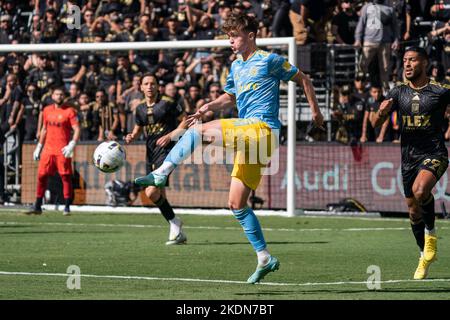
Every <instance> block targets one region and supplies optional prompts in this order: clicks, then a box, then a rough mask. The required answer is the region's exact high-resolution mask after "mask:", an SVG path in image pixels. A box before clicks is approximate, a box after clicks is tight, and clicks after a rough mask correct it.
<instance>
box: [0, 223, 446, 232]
mask: <svg viewBox="0 0 450 320" xmlns="http://www.w3.org/2000/svg"><path fill="white" fill-rule="evenodd" d="M1 225H23V226H28V225H47V226H75V227H76V226H80V227H106V228H114V227H119V228H167V226H166V225H152V224H113V223H110V224H108V223H72V222H18V221H0V226H1ZM183 228H185V229H203V230H239V231H241V230H242V228H239V227H214V226H183ZM437 229H438V230H441V229H443V230H448V229H450V227H438V228H437ZM263 230H264V231H276V232H279V231H281V232H311V231H335V232H337V231H346V232H358V231H403V230H411V228H408V227H398V228H346V229H333V228H310V229H290V228H263Z"/></svg>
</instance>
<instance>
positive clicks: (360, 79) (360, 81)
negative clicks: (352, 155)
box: [350, 72, 375, 142]
mask: <svg viewBox="0 0 450 320" xmlns="http://www.w3.org/2000/svg"><path fill="white" fill-rule="evenodd" d="M368 99H369V92H368V88H367V80H366V76H365V74H364V72H358V73H357V74H356V75H355V80H354V81H353V92H352V93H351V96H350V100H359V101H361V102H362V103H363V105H364V118H363V120H362V129H361V130H362V132H361V139H360V142H367V141H374V140H375V139H374V131H373V127H372V124H371V123H370V121H369V113H370V112H369V110H368V107H367V102H368Z"/></svg>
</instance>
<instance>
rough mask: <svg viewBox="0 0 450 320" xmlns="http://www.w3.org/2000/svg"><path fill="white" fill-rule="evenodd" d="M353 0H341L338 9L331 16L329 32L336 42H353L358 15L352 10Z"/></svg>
mask: <svg viewBox="0 0 450 320" xmlns="http://www.w3.org/2000/svg"><path fill="white" fill-rule="evenodd" d="M353 2H354V1H353V0H341V1H340V9H341V10H340V11H339V13H338V14H337V15H335V16H334V17H333V20H332V29H331V32H332V33H333V36H334V37H335V41H336V43H339V44H353V43H355V30H356V25H357V24H358V19H359V18H358V15H357V14H356V12H355V11H354V10H353Z"/></svg>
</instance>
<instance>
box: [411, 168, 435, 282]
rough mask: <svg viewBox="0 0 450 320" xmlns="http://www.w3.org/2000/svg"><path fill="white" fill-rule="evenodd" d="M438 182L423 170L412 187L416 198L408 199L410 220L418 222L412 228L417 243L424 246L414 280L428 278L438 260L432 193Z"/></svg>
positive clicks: (430, 173)
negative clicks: (431, 268) (431, 266)
mask: <svg viewBox="0 0 450 320" xmlns="http://www.w3.org/2000/svg"><path fill="white" fill-rule="evenodd" d="M436 182H437V179H436V177H435V176H434V175H433V173H432V172H430V171H428V170H421V171H420V172H419V174H418V175H417V177H416V179H415V181H414V184H413V187H412V191H413V194H414V198H409V199H407V204H408V208H409V211H410V220H411V221H412V223H413V222H416V224H415V225H413V226H412V227H413V232H415V234H414V235H415V236H416V233H417V236H416V240H417V243H418V244H419V243H420V244H422V252H421V257H420V259H419V265H418V267H417V270H416V272H415V274H414V279H418V280H419V279H424V278H426V277H427V275H428V270H429V267H430V265H431V263H432V262H433V261H435V260H436V254H437V236H436V230H435V226H434V222H435V211H434V197H433V194H432V193H431V190H432V189H433V187H434V186H435V184H436ZM420 229H421V230H420ZM422 239H423V240H422ZM422 241H423V242H422Z"/></svg>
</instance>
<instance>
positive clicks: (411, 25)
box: [403, 0, 434, 45]
mask: <svg viewBox="0 0 450 320" xmlns="http://www.w3.org/2000/svg"><path fill="white" fill-rule="evenodd" d="M433 2H434V1H431V0H408V1H407V5H406V34H405V35H404V37H403V38H404V40H411V39H413V40H414V39H415V40H416V41H418V40H419V37H421V36H425V35H426V34H427V32H428V30H429V27H428V26H426V25H424V24H422V23H420V22H423V21H427V22H431V21H432V20H434V19H433V17H432V16H431V7H432V5H433ZM408 31H409V32H408ZM409 45H414V43H409Z"/></svg>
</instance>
